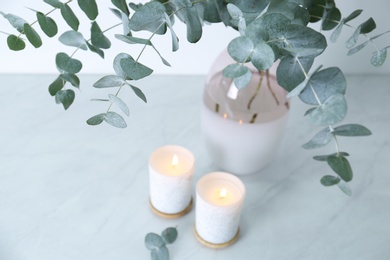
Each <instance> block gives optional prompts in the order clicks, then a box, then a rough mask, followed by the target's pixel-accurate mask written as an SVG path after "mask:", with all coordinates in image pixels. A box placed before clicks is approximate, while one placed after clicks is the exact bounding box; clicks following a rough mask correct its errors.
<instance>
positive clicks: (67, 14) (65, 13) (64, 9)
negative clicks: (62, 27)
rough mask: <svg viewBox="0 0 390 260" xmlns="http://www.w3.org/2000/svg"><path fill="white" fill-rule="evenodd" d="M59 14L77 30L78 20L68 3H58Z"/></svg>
mask: <svg viewBox="0 0 390 260" xmlns="http://www.w3.org/2000/svg"><path fill="white" fill-rule="evenodd" d="M60 10H61V15H62V17H63V18H64V20H65V22H66V23H67V24H68V25H69V26H70V28H72V29H73V30H75V31H78V30H79V25H80V21H79V19H78V18H77V16H76V15H75V14H74V12H73V10H72V9H71V8H70V7H69V5H68V4H63V3H61V4H60Z"/></svg>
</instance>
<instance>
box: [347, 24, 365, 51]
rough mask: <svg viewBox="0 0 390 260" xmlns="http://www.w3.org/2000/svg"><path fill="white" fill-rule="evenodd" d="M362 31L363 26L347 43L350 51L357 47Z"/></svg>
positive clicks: (357, 29)
mask: <svg viewBox="0 0 390 260" xmlns="http://www.w3.org/2000/svg"><path fill="white" fill-rule="evenodd" d="M361 29H362V27H361V26H359V27H358V28H356V30H355V32H354V33H353V34H352V36H351V37H350V38H349V39H348V40H347V42H346V43H345V47H347V48H348V49H351V48H352V47H353V46H355V45H356V43H357V41H358V39H359V34H360V32H361Z"/></svg>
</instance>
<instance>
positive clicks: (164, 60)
mask: <svg viewBox="0 0 390 260" xmlns="http://www.w3.org/2000/svg"><path fill="white" fill-rule="evenodd" d="M152 47H153V49H154V50H155V51H156V53H157V54H158V56H160V59H161V61H162V62H163V64H164V65H166V66H168V67H171V64H169V62H168V61H167V60H166V59H165V58H164V57H163V56H161V54H160V52H159V51H158V50H157V49H156V47H154V45H152Z"/></svg>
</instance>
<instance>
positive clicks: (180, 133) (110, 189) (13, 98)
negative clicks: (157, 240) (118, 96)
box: [0, 75, 390, 260]
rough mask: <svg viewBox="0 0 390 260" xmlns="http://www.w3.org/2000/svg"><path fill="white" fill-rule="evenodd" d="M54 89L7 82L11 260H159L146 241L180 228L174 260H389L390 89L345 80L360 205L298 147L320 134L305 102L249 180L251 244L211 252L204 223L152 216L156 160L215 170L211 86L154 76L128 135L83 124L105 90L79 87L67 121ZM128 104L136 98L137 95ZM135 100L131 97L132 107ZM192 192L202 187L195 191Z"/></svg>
mask: <svg viewBox="0 0 390 260" xmlns="http://www.w3.org/2000/svg"><path fill="white" fill-rule="evenodd" d="M55 77H56V76H55V75H38V76H37V75H35V76H34V75H27V76H26V75H25V76H22V75H1V76H0V82H1V88H0V96H1V103H0V107H1V109H2V117H1V122H0V259H1V260H53V259H55V260H86V259H93V260H108V259H110V260H125V259H137V260H138V259H150V255H149V251H148V250H147V249H146V248H145V246H144V236H145V235H146V233H148V232H156V233H159V232H160V231H162V230H163V229H164V228H166V227H168V226H177V229H178V231H179V237H178V240H177V241H176V242H175V243H174V244H172V245H169V250H170V253H171V259H172V260H175V259H179V260H180V259H191V260H192V259H193V260H195V259H224V260H226V259H249V260H251V259H264V260H265V259H270V260H277V259H288V260H290V259H299V260H301V259H310V260H312V259H321V260H322V259H323V260H328V259H332V260H334V259H342V260H347V259H353V260H372V259H376V260H387V259H390V189H389V184H390V170H389V168H390V167H389V166H390V160H389V159H390V134H389V133H390V132H389V128H390V102H389V94H390V92H389V91H390V90H389V86H388V85H389V82H390V76H368V75H360V76H352V75H350V76H347V79H348V82H349V88H348V93H347V97H348V100H349V114H348V116H347V118H346V119H345V122H349V123H360V124H364V125H366V126H368V127H369V128H370V129H371V130H372V132H373V133H374V134H373V135H372V136H371V137H365V138H352V139H348V138H342V139H340V145H341V147H342V149H343V150H345V151H347V152H350V154H351V157H350V162H351V164H352V166H353V169H354V174H355V175H354V180H353V182H352V183H351V188H352V190H353V196H352V197H347V196H345V195H343V194H342V193H341V192H340V191H339V190H338V188H337V187H332V188H324V187H322V186H321V185H320V183H319V179H320V178H321V177H322V176H323V175H325V174H328V173H330V170H329V169H328V167H327V166H326V165H324V164H322V163H320V162H316V161H314V160H312V159H311V157H312V156H313V155H316V154H317V153H326V152H328V151H329V152H333V149H334V147H333V146H329V147H328V148H327V149H325V150H321V151H307V150H304V149H302V148H300V146H301V144H303V143H304V142H306V141H307V140H308V139H310V138H311V136H312V135H314V134H315V133H316V131H317V129H313V128H311V127H309V125H308V124H307V122H306V121H305V118H303V114H304V112H305V110H306V107H305V105H303V104H302V103H300V102H299V101H298V100H295V102H293V105H292V109H291V114H290V119H289V123H288V128H287V131H286V133H285V135H284V139H283V141H282V146H281V148H280V149H279V151H278V154H277V157H276V158H275V160H274V161H273V162H272V163H271V165H269V167H267V168H266V169H265V170H264V171H262V172H261V173H259V174H255V175H250V176H245V177H242V180H243V182H244V183H245V185H246V188H247V197H246V200H245V202H244V207H243V213H242V219H241V236H240V238H239V240H238V241H237V243H236V244H234V245H233V246H231V247H229V248H226V249H223V250H213V249H209V248H205V247H203V246H201V245H200V244H199V243H198V242H197V241H196V239H195V236H194V234H193V225H194V221H195V220H194V216H195V212H194V210H192V211H191V212H190V213H189V214H188V215H186V216H185V217H182V218H180V219H175V220H166V219H162V218H159V217H157V216H155V215H153V214H152V212H151V210H150V209H149V205H148V164H147V161H148V157H149V155H150V154H151V152H152V151H153V150H154V149H156V148H157V147H159V146H162V145H166V144H176V145H182V146H185V147H187V148H188V149H190V150H191V151H192V152H193V153H194V155H195V157H196V170H195V176H194V180H195V181H197V180H198V179H199V178H200V176H202V175H203V174H205V173H208V172H211V171H214V170H218V169H217V168H216V167H215V166H214V165H213V164H212V162H211V161H210V159H209V158H208V155H207V153H206V151H205V148H204V144H203V142H202V138H201V133H200V127H199V121H200V120H199V115H200V100H201V95H202V89H203V82H204V80H205V77H203V76H177V77H174V76H155V77H152V78H151V79H148V80H145V81H142V82H140V83H139V85H138V86H139V87H141V88H142V89H143V90H144V92H145V93H146V95H147V97H148V101H149V102H148V104H143V103H142V101H140V100H138V99H137V98H136V97H135V96H134V95H133V94H132V93H131V92H130V90H125V91H124V92H123V95H122V97H123V99H124V100H126V102H128V104H129V106H130V110H131V115H130V118H129V119H128V120H127V122H128V127H127V128H126V129H124V130H120V129H115V128H113V127H110V126H107V125H102V126H98V127H90V126H87V124H86V123H85V120H86V119H88V118H89V117H90V116H92V115H95V114H97V113H100V112H103V111H105V109H106V108H107V106H106V105H105V104H102V103H99V102H89V101H88V100H89V99H91V98H104V97H105V96H106V94H107V93H109V92H105V91H104V90H103V91H96V90H93V89H92V87H91V85H92V84H93V82H95V81H96V80H97V79H98V78H99V76H97V75H85V76H82V77H81V80H82V88H81V90H80V92H78V93H77V94H78V95H77V97H76V102H75V104H74V106H73V107H71V108H70V109H69V111H67V112H64V111H63V109H62V108H61V107H60V106H57V105H55V104H54V100H53V98H52V97H50V95H49V94H48V92H47V86H48V85H49V84H50V82H51V81H52V80H54V79H55ZM127 91H128V92H127ZM126 92H127V93H126ZM193 185H195V183H194V184H193Z"/></svg>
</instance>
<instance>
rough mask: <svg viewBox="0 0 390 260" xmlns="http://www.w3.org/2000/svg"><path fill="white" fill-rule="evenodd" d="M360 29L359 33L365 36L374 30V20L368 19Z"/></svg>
mask: <svg viewBox="0 0 390 260" xmlns="http://www.w3.org/2000/svg"><path fill="white" fill-rule="evenodd" d="M360 27H361V30H360V33H364V34H367V33H370V32H372V31H373V30H374V29H375V28H376V23H375V21H374V19H372V18H369V19H368V20H367V21H365V22H364V23H362V24H361V25H360Z"/></svg>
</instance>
